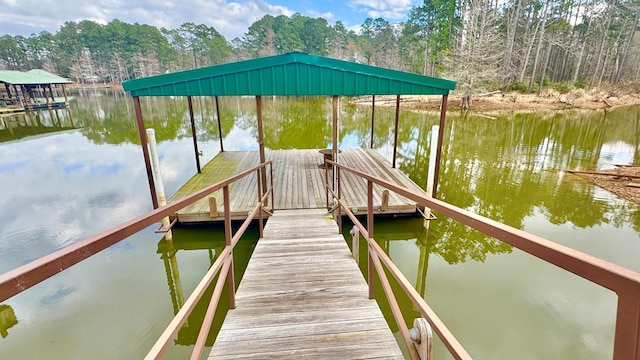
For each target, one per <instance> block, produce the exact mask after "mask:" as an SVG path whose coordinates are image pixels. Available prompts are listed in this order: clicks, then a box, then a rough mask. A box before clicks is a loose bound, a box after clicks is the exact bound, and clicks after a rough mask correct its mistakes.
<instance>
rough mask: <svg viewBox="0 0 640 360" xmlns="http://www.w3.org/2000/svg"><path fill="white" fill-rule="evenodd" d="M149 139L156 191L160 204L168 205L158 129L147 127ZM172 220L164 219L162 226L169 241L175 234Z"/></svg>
mask: <svg viewBox="0 0 640 360" xmlns="http://www.w3.org/2000/svg"><path fill="white" fill-rule="evenodd" d="M147 141H148V142H149V153H150V155H151V169H152V170H153V177H154V178H155V180H156V181H155V183H156V192H157V193H158V205H160V206H165V205H167V197H166V196H165V194H164V184H163V182H162V171H161V170H160V160H158V146H157V144H156V131H155V130H154V129H147ZM170 224H171V221H169V217H168V216H167V217H164V218H163V219H162V226H163V227H164V229H165V230H167V232H166V233H165V238H166V239H167V241H171V240H173V234H172V233H171V229H169V227H170Z"/></svg>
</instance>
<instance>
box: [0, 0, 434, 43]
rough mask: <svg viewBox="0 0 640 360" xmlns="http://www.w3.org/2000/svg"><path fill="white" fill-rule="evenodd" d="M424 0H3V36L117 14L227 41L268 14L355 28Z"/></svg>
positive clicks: (402, 14) (401, 16)
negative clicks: (211, 32) (203, 29)
mask: <svg viewBox="0 0 640 360" xmlns="http://www.w3.org/2000/svg"><path fill="white" fill-rule="evenodd" d="M420 3H422V1H420V0H324V1H322V0H315V1H311V0H180V1H177V0H142V1H137V0H136V1H125V0H91V1H87V0H55V1H53V0H0V9H1V11H0V35H4V34H9V35H24V36H29V35H31V34H32V33H39V32H40V31H43V30H46V31H49V32H51V33H55V32H56V31H58V29H59V28H60V26H61V25H62V24H64V22H65V21H76V22H77V21H81V20H93V21H95V22H98V23H101V24H106V23H108V22H109V21H111V20H113V19H119V20H121V21H124V22H127V23H136V22H137V23H140V24H149V25H153V26H156V27H165V28H168V29H174V28H177V27H179V26H180V24H182V23H184V22H194V23H196V24H205V25H208V26H213V27H214V28H215V29H216V30H218V32H220V33H221V34H222V35H223V36H224V37H225V38H227V40H232V39H233V38H235V37H242V35H243V34H244V33H245V32H246V31H247V28H248V27H249V26H250V25H251V24H252V23H253V22H254V21H256V20H258V19H260V18H261V17H263V16H264V15H266V14H271V15H273V16H277V15H287V16H291V15H293V14H294V13H296V12H297V13H300V14H302V15H305V16H310V17H323V18H325V19H327V21H328V22H329V23H330V24H333V23H335V22H336V21H338V20H340V21H342V22H343V23H344V24H345V26H347V27H348V28H352V29H356V28H357V26H358V25H360V24H362V22H363V21H364V19H366V18H367V17H371V18H377V17H382V18H385V19H386V20H388V21H389V22H392V23H395V22H400V21H404V20H405V19H406V16H407V13H408V12H409V10H410V9H411V7H412V6H413V5H419V4H420Z"/></svg>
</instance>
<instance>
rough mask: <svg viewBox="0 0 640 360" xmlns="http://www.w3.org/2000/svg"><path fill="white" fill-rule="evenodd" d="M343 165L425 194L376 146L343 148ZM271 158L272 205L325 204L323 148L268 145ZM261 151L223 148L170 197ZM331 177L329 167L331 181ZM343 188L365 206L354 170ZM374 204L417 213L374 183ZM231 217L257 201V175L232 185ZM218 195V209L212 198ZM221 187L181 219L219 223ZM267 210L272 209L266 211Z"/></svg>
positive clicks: (230, 171)
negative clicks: (393, 165)
mask: <svg viewBox="0 0 640 360" xmlns="http://www.w3.org/2000/svg"><path fill="white" fill-rule="evenodd" d="M338 156H339V161H340V163H342V164H345V165H347V166H351V167H353V168H355V169H358V170H361V171H364V172H367V173H369V174H372V175H374V176H377V177H380V178H382V179H385V180H387V181H390V182H392V183H394V184H397V185H400V186H404V187H407V188H409V189H411V190H413V191H416V192H419V193H421V194H425V195H426V193H425V192H424V190H422V189H421V188H420V187H419V186H418V185H417V184H415V183H414V182H413V181H412V180H411V179H409V177H408V176H407V175H406V174H404V173H403V172H402V171H400V169H397V168H392V167H391V164H390V163H389V162H388V161H387V160H385V159H384V158H383V157H382V156H380V155H379V154H378V153H377V152H376V151H375V150H373V149H344V150H341V152H340V153H339V154H338ZM266 159H267V161H269V160H270V161H273V187H274V189H275V191H274V194H275V198H274V206H271V208H272V209H275V210H281V209H322V208H324V209H326V207H327V204H326V198H325V190H324V182H325V170H324V168H323V161H324V157H323V154H321V153H320V150H317V149H316V150H267V151H266ZM259 161H260V160H259V155H258V152H257V151H225V152H221V153H220V154H218V155H217V156H216V157H215V158H213V160H211V161H210V162H209V163H208V164H207V165H205V166H204V167H203V168H202V173H200V174H196V175H194V176H193V177H192V178H191V179H190V180H189V181H188V182H187V183H186V184H185V185H184V186H182V187H181V188H180V189H179V190H178V191H177V192H176V193H175V194H174V195H173V196H172V197H171V199H169V202H172V201H174V200H177V199H179V198H181V197H184V196H186V195H189V194H192V193H194V192H195V191H198V190H200V189H203V188H205V187H207V186H209V185H211V184H214V183H216V182H218V181H221V180H223V179H225V178H228V177H230V176H232V175H234V174H237V173H239V172H242V171H243V170H246V169H249V168H251V167H252V166H255V165H258V164H259ZM331 181H332V177H331V172H329V183H331ZM341 181H342V182H341V192H342V197H343V198H344V199H345V201H346V202H347V203H348V204H350V205H351V206H352V208H355V209H356V213H358V212H359V213H361V214H364V213H366V211H367V183H366V181H365V180H363V179H362V178H359V177H357V176H355V175H353V174H350V173H345V174H343V175H342V180H341ZM373 190H374V191H373V192H374V207H375V209H376V213H378V214H402V213H405V214H406V213H415V212H416V203H415V202H413V201H411V200H409V199H407V198H405V197H402V196H399V195H397V194H395V193H393V192H391V193H389V194H388V196H387V195H383V192H384V190H383V188H382V187H380V186H378V185H374V187H373ZM229 191H230V198H231V201H230V205H231V218H232V219H234V220H243V219H245V218H246V217H247V214H248V213H249V212H250V211H251V210H252V209H253V207H254V206H255V204H256V201H257V200H256V199H257V191H258V183H257V179H256V176H255V175H253V176H247V177H245V178H243V179H242V180H240V181H238V182H237V183H235V184H233V185H231V186H230V189H229ZM210 198H215V209H213V205H210V204H213V202H212V200H209V199H210ZM223 214H224V209H223V201H222V191H217V192H215V193H213V194H212V195H211V196H210V197H209V198H205V199H202V200H199V201H197V202H195V203H193V204H191V205H189V206H187V207H185V208H183V209H181V210H179V211H178V212H177V213H176V214H175V216H177V218H178V221H179V222H183V223H186V222H216V221H222V220H224V216H223ZM267 215H268V214H267Z"/></svg>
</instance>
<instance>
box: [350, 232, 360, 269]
mask: <svg viewBox="0 0 640 360" xmlns="http://www.w3.org/2000/svg"><path fill="white" fill-rule="evenodd" d="M349 233H350V234H351V236H352V239H351V251H352V252H353V258H354V259H355V260H356V264H359V263H360V229H358V227H357V226H355V225H353V227H352V228H351V231H350V232H349Z"/></svg>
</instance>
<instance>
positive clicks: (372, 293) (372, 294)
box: [367, 180, 377, 299]
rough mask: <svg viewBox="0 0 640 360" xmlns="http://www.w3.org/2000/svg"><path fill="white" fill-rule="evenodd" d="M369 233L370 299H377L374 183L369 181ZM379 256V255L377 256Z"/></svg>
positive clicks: (368, 275) (368, 278)
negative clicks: (372, 252) (373, 244)
mask: <svg viewBox="0 0 640 360" xmlns="http://www.w3.org/2000/svg"><path fill="white" fill-rule="evenodd" d="M367 232H368V235H369V237H368V238H367V254H369V256H368V258H369V259H368V262H367V267H368V274H367V280H368V281H367V282H368V283H369V299H373V298H374V297H375V281H376V277H375V267H374V265H373V256H372V255H371V242H372V241H374V240H373V182H371V180H367ZM376 256H377V255H376Z"/></svg>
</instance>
